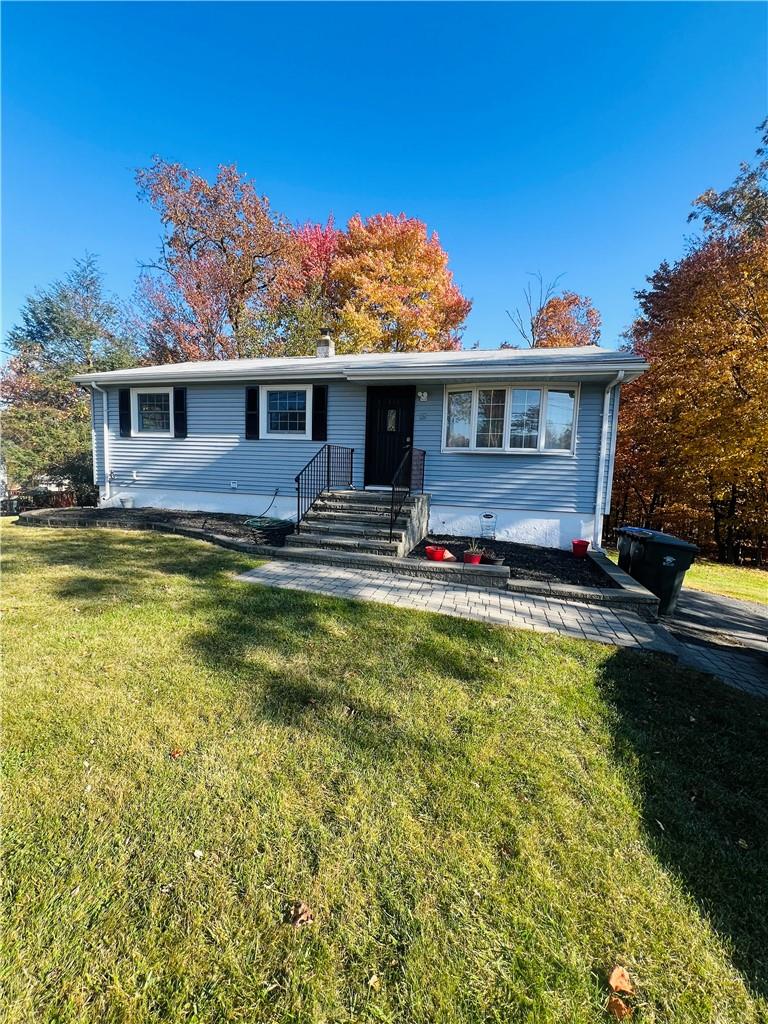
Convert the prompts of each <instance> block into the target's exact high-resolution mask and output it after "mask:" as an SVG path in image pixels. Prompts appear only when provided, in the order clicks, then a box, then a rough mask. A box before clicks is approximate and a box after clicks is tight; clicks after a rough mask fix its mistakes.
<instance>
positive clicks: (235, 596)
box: [20, 530, 768, 996]
mask: <svg viewBox="0 0 768 1024" xmlns="http://www.w3.org/2000/svg"><path fill="white" fill-rule="evenodd" d="M25 532H26V531H25ZM32 532H33V531H31V530H30V531H29V533H30V534H31V533H32ZM142 536H145V535H142V534H140V533H139V534H135V535H133V534H125V535H122V534H113V533H107V531H104V533H101V532H98V533H96V534H95V535H94V532H93V531H89V532H88V533H87V534H86V533H85V532H84V533H82V534H80V533H73V534H71V535H69V534H68V535H67V536H66V537H64V536H63V535H62V533H61V532H60V533H59V536H58V538H57V540H56V542H55V543H47V544H35V550H34V557H35V558H37V559H40V560H41V561H43V562H44V563H47V564H49V565H52V566H55V565H62V564H63V565H77V566H78V567H79V568H80V569H81V570H83V572H82V578H81V579H80V578H78V577H75V579H74V580H70V581H69V582H68V583H66V584H62V591H64V590H65V588H66V587H69V588H70V594H69V596H72V597H77V596H79V593H81V592H84V591H78V588H91V587H92V586H93V575H92V574H94V573H98V572H103V573H105V576H104V580H103V584H99V586H98V588H97V592H98V595H99V596H102V595H103V596H106V595H109V594H117V593H119V591H118V590H117V589H115V588H117V587H118V586H119V585H120V584H121V583H123V584H124V582H125V580H126V579H130V578H131V577H132V578H133V580H134V581H135V583H136V586H137V587H140V586H141V585H142V583H146V577H148V576H151V574H157V573H160V574H167V575H171V574H178V575H183V576H186V577H189V579H190V580H191V581H192V582H193V589H192V593H191V595H190V597H189V610H190V611H193V612H195V613H197V614H199V616H200V618H201V621H202V623H203V624H204V625H203V628H202V629H201V630H200V631H199V632H198V633H197V634H196V635H194V636H192V637H191V638H190V639H189V641H188V642H189V643H190V644H191V646H192V649H193V652H194V653H195V655H196V656H198V657H199V658H200V659H201V660H202V661H203V662H204V663H205V664H206V665H208V666H209V667H210V668H212V669H213V670H214V671H221V672H227V673H231V675H232V678H233V679H234V680H235V681H236V685H238V686H240V687H242V688H245V692H246V693H247V697H248V700H249V702H250V713H251V714H252V715H253V716H254V718H255V719H258V718H261V717H264V718H267V719H269V720H270V721H272V722H275V723H278V724H280V725H282V726H284V727H287V728H289V729H290V728H296V729H297V737H298V736H299V735H300V732H301V731H312V730H323V731H325V732H326V733H327V734H328V735H330V736H333V738H334V739H335V740H336V741H337V742H338V743H339V744H340V746H341V747H342V748H345V749H346V752H347V753H348V754H349V756H351V757H363V758H368V759H370V760H371V762H372V763H373V762H374V761H375V760H376V759H377V758H378V759H387V760H388V761H390V762H393V761H394V762H396V761H397V759H403V760H405V759H410V757H411V755H413V754H417V755H418V758H414V762H416V763H419V764H421V765H422V766H423V767H426V766H428V765H429V764H430V763H431V762H433V761H434V760H436V759H438V758H442V759H446V758H448V759H450V760H451V761H452V768H453V769H454V770H456V771H461V770H462V764H463V758H464V757H465V755H464V754H463V752H462V747H461V743H460V741H457V743H456V744H455V745H454V744H453V743H452V742H451V739H450V735H449V734H446V735H441V736H440V737H438V736H436V735H434V734H430V733H429V732H428V731H427V730H426V729H425V728H421V723H420V722H419V721H418V720H417V719H414V720H411V719H408V720H406V719H405V716H403V718H400V717H399V716H398V715H397V712H396V709H397V701H396V700H395V701H392V702H389V707H390V708H392V709H394V710H387V706H386V705H385V702H384V700H379V701H376V700H373V699H369V698H368V697H367V696H366V694H367V693H368V692H370V690H371V683H374V684H376V683H378V685H379V688H380V692H382V694H383V695H384V696H386V688H389V689H390V690H391V691H392V692H393V693H394V695H395V696H396V695H397V693H398V692H401V691H402V690H403V689H404V688H407V687H409V686H412V685H414V679H413V673H414V672H415V671H417V670H418V669H417V668H416V667H415V666H417V665H418V664H419V663H423V664H426V665H429V666H430V668H432V669H434V671H435V672H437V673H440V674H442V675H443V676H445V677H447V678H453V679H455V680H458V681H461V683H462V685H466V686H468V687H469V688H471V689H472V690H475V689H477V688H482V686H483V684H484V682H485V680H486V679H487V678H488V672H489V670H488V667H487V666H488V658H487V655H488V653H492V652H493V651H494V649H496V650H498V651H499V652H501V651H502V650H504V651H507V652H508V651H509V649H510V646H509V645H510V644H511V643H513V642H515V643H516V642H519V641H518V640H513V639H512V638H511V635H510V634H508V633H505V632H504V631H501V630H499V631H490V630H488V629H487V628H486V627H484V626H482V625H480V624H477V623H473V622H465V621H462V620H458V619H448V618H443V617H437V616H436V617H432V618H431V619H430V620H429V622H430V624H429V626H428V627H426V626H425V625H424V624H425V622H426V621H427V620H425V619H424V618H422V617H421V616H418V617H408V618H405V619H404V617H403V615H402V613H401V612H399V611H398V610H397V609H392V608H387V607H384V606H381V605H375V604H368V603H365V602H349V601H342V600H333V599H328V598H324V597H320V596H317V595H312V594H307V593H301V592H297V591H287V590H279V589H269V588H265V587H261V586H255V585H249V584H242V585H241V584H235V583H233V581H232V579H231V575H230V574H231V573H232V572H234V571H240V570H242V568H243V566H244V560H243V559H242V558H241V557H240V556H237V555H234V554H232V553H231V552H225V551H222V550H221V549H216V548H213V547H210V546H208V545H205V544H202V543H194V542H190V541H187V540H182V539H179V538H173V537H162V538H160V537H153V538H152V540H153V542H154V541H161V543H152V544H146V543H142ZM20 567H21V566H20ZM23 567H24V568H25V570H26V569H28V566H23ZM91 592H92V593H93V592H94V591H93V590H92V591H91ZM395 619H396V620H397V621H396V623H395V621H394V620H395ZM334 630H335V631H337V632H338V635H339V640H338V643H334V639H333V638H334ZM395 637H397V638H398V643H399V644H400V645H401V647H400V649H398V648H397V647H394V646H393V638H395ZM405 645H407V649H403V648H404V646H405ZM483 652H484V653H483ZM384 662H386V663H387V664H386V666H384V664H383V663H384ZM598 685H599V690H600V694H601V697H602V700H603V702H604V705H605V709H606V714H607V717H608V724H609V726H610V728H611V730H612V735H613V745H614V756H615V758H616V760H617V762H618V763H619V765H620V766H621V768H622V771H623V773H624V775H625V777H626V780H627V784H628V785H629V786H630V787H631V789H632V791H633V792H634V793H635V795H636V800H637V804H638V806H639V807H640V808H641V812H642V815H643V820H644V825H645V830H646V835H647V843H648V846H649V848H650V849H651V850H652V851H653V853H654V855H655V856H656V858H657V859H658V861H659V863H660V864H661V865H662V866H663V867H664V868H665V869H666V870H667V871H668V872H669V873H670V874H671V875H672V876H674V877H675V878H677V879H679V880H680V883H681V885H682V886H683V887H684V889H685V890H686V891H687V892H688V893H689V894H690V896H691V898H692V899H693V900H694V901H695V903H696V905H697V906H698V908H699V910H700V912H701V913H702V914H703V915H704V916H705V917H706V918H707V919H708V920H709V921H710V922H711V924H712V926H713V927H714V928H715V929H716V931H717V932H718V933H719V934H720V935H721V936H722V937H723V939H724V940H725V941H726V943H727V944H728V945H729V947H730V949H731V951H732V956H733V962H734V964H735V965H736V967H737V968H738V969H739V970H740V971H741V972H742V973H743V975H744V977H745V979H746V980H747V982H748V984H750V985H751V986H752V988H753V989H754V990H755V991H756V992H758V993H760V994H761V995H763V996H768V887H766V884H765V879H766V876H767V875H768V702H762V701H759V700H757V699H753V698H750V697H747V696H745V695H741V694H739V693H737V692H733V691H730V690H728V689H727V688H726V687H724V686H723V685H721V684H718V683H715V682H713V681H711V680H709V679H707V678H706V677H704V676H701V675H698V674H695V673H691V672H687V671H685V670H683V669H678V668H677V667H675V666H671V665H669V664H667V663H665V662H663V661H650V660H649V659H648V658H647V657H641V656H639V655H636V654H632V653H626V652H624V651H616V652H615V654H613V655H612V656H611V657H609V658H608V659H607V660H606V661H605V662H604V663H603V666H602V669H601V675H600V678H599V680H598ZM382 686H383V687H384V688H385V689H384V690H381V687H382ZM414 762H412V763H414Z"/></svg>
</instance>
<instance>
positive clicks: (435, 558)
mask: <svg viewBox="0 0 768 1024" xmlns="http://www.w3.org/2000/svg"><path fill="white" fill-rule="evenodd" d="M426 552H427V558H428V559H429V560H430V562H442V561H443V559H444V558H445V548H440V547H436V546H433V545H431V544H430V545H428V546H427V548H426Z"/></svg>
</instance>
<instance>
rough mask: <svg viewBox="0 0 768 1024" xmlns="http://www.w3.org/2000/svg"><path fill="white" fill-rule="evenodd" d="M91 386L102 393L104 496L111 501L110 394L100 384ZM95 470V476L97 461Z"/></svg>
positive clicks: (95, 481)
mask: <svg viewBox="0 0 768 1024" xmlns="http://www.w3.org/2000/svg"><path fill="white" fill-rule="evenodd" d="M91 387H92V388H93V390H94V391H98V392H99V393H100V394H101V427H102V430H103V432H104V433H103V436H104V498H105V500H106V501H109V499H110V497H111V494H110V487H109V479H110V475H111V474H110V469H109V395H108V394H107V392H106V391H105V390H104V388H100V387H99V385H98V384H91ZM94 453H95V448H94ZM93 471H94V477H95V475H96V464H95V462H94V466H93ZM94 483H98V481H97V480H95V479H94Z"/></svg>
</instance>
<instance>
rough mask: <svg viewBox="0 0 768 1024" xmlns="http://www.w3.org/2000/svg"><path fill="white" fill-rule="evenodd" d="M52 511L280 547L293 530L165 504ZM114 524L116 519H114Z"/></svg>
mask: <svg viewBox="0 0 768 1024" xmlns="http://www.w3.org/2000/svg"><path fill="white" fill-rule="evenodd" d="M51 514H52V515H55V516H56V518H61V517H66V518H67V519H72V520H73V521H77V520H80V519H100V520H104V521H107V522H108V521H109V520H116V521H118V522H119V521H122V522H126V521H127V522H130V523H135V524H136V526H141V525H143V524H145V523H164V524H166V525H168V526H183V527H187V528H192V529H195V530H205V531H206V532H208V533H218V534H220V535H221V536H224V537H234V538H235V539H236V540H246V541H248V542H250V543H252V544H269V545H271V546H272V547H282V546H283V545H284V544H285V538H286V537H287V536H288V534H289V533H293V523H289V522H287V521H286V520H284V519H277V520H274V521H272V522H270V523H269V524H266V525H264V526H259V527H253V526H246V525H245V521H246V519H250V518H251V517H250V516H236V515H230V514H229V513H227V512H182V511H180V510H176V509H164V508H57V509H52V510H51ZM116 525H117V523H116Z"/></svg>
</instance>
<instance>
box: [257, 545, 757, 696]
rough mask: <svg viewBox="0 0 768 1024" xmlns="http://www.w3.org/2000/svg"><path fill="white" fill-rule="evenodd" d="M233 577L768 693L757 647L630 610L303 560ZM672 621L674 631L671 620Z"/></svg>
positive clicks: (271, 563)
mask: <svg viewBox="0 0 768 1024" xmlns="http://www.w3.org/2000/svg"><path fill="white" fill-rule="evenodd" d="M238 578H239V579H241V580H244V581H245V582H248V583H261V584H263V585H265V586H268V587H284V588H286V589H290V590H303V591H309V592H310V593H315V594H325V595H327V596H329V597H347V598H355V599H357V600H363V601H380V602H381V603H382V604H393V605H397V606H398V607H401V608H416V609H418V610H419V611H427V612H440V613H441V614H443V615H455V616H457V617H459V618H464V619H475V620H476V621H478V622H489V623H494V624H496V625H502V626H511V627H512V628H514V629H530V630H533V631H535V632H539V633H560V634H562V635H564V636H571V637H575V638H576V639H579V640H594V641H596V642H597V643H604V644H612V645H614V646H617V647H635V648H638V649H640V650H643V651H655V652H659V653H662V654H669V655H672V656H674V657H676V658H678V659H679V661H680V663H681V664H684V665H688V666H689V667H691V668H696V669H699V670H700V671H703V672H708V673H709V674H711V675H715V676H717V677H718V678H720V679H721V680H722V681H723V682H725V683H727V684H728V685H729V686H733V687H735V688H736V689H739V690H743V691H744V692H746V693H750V694H752V695H753V696H758V697H768V670H766V667H765V664H764V662H763V660H762V658H761V653H760V651H751V650H745V649H742V648H731V649H724V648H722V647H715V646H712V645H703V644H701V643H700V642H699V643H694V642H690V641H689V639H688V638H687V637H684V636H677V637H676V636H673V635H672V634H671V633H670V632H669V630H668V629H667V628H666V626H664V625H661V624H654V623H650V622H646V621H645V620H644V619H642V618H640V616H639V615H637V614H636V613H635V612H631V611H624V610H614V609H609V608H607V607H605V608H603V607H600V606H597V605H586V604H578V603H576V602H573V601H560V600H556V599H554V598H545V597H532V596H527V595H524V594H513V593H510V592H508V591H503V590H499V591H493V590H485V589H480V588H479V587H469V586H463V585H455V584H447V583H437V582H432V581H427V580H423V579H415V578H411V577H407V576H395V575H393V574H391V573H382V572H374V571H368V570H360V569H345V568H340V567H339V568H337V567H335V566H329V565H315V564H313V563H307V562H304V563H301V564H297V563H295V562H281V561H274V562H268V563H266V564H265V565H263V566H261V567H260V568H258V569H251V570H250V571H249V572H246V573H243V574H242V575H241V576H240V577H238ZM669 621H670V625H672V626H673V628H674V621H673V620H669Z"/></svg>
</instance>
